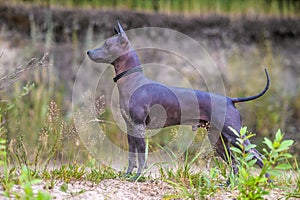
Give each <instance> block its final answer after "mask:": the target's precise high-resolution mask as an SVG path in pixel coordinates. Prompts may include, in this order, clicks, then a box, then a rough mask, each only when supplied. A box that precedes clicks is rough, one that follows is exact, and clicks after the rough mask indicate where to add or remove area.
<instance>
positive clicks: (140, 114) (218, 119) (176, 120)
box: [118, 73, 236, 129]
mask: <svg viewBox="0 0 300 200" xmlns="http://www.w3.org/2000/svg"><path fill="white" fill-rule="evenodd" d="M118 89H119V97H120V109H121V111H122V115H123V117H124V119H125V120H126V121H127V122H134V123H135V124H143V125H145V126H146V127H147V128H148V129H156V128H162V127H167V126H172V125H179V124H181V125H193V126H194V125H199V124H202V123H204V122H211V123H213V125H214V126H215V127H219V128H221V129H222V128H223V127H220V126H222V124H224V121H225V120H226V119H225V116H226V112H227V111H228V106H229V107H232V108H230V110H232V109H233V111H235V110H236V109H235V107H234V105H233V103H232V101H231V99H230V98H228V97H224V96H221V95H216V94H212V93H208V92H202V91H201V92H200V91H198V90H193V89H188V88H178V87H170V86H167V85H164V84H161V83H158V82H156V81H153V80H151V79H149V78H147V77H145V76H144V75H143V73H134V74H130V75H128V76H126V77H124V78H122V79H120V80H119V82H118ZM214 113H218V115H217V114H214ZM222 122H223V123H222Z"/></svg>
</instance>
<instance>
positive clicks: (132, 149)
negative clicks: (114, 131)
mask: <svg viewBox="0 0 300 200" xmlns="http://www.w3.org/2000/svg"><path fill="white" fill-rule="evenodd" d="M132 134H133V133H132V132H130V131H128V132H127V139H128V146H129V158H128V168H127V171H126V174H127V175H129V174H131V173H132V171H133V169H134V168H135V167H136V142H135V137H134V136H132Z"/></svg>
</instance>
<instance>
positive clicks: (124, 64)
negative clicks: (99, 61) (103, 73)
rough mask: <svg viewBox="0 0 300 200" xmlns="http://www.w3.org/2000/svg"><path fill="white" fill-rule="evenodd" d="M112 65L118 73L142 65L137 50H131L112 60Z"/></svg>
mask: <svg viewBox="0 0 300 200" xmlns="http://www.w3.org/2000/svg"><path fill="white" fill-rule="evenodd" d="M112 65H113V66H114V67H115V72H116V75H118V74H120V73H122V72H125V71H127V70H129V69H132V68H134V67H137V66H140V65H141V63H140V60H139V58H138V55H137V54H136V52H135V51H129V52H128V53H125V54H124V55H122V56H120V57H119V58H117V59H116V60H115V61H114V62H112Z"/></svg>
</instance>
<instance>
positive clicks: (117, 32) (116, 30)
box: [114, 26, 120, 34]
mask: <svg viewBox="0 0 300 200" xmlns="http://www.w3.org/2000/svg"><path fill="white" fill-rule="evenodd" d="M114 31H115V33H116V34H120V33H119V31H118V29H117V27H116V26H115V27H114Z"/></svg>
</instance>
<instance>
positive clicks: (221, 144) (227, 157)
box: [208, 127, 238, 174]
mask: <svg viewBox="0 0 300 200" xmlns="http://www.w3.org/2000/svg"><path fill="white" fill-rule="evenodd" d="M208 138H209V141H210V143H211V145H212V146H213V148H214V149H215V150H216V152H217V154H218V155H219V156H220V157H221V158H222V159H223V160H224V161H226V162H227V163H231V167H232V170H233V173H234V174H237V173H238V167H237V164H238V161H237V160H236V159H235V157H234V156H233V154H232V153H231V151H230V142H229V141H228V140H227V138H226V137H224V136H223V135H222V134H221V133H220V132H219V130H218V129H216V128H214V127H210V128H209V129H208Z"/></svg>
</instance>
